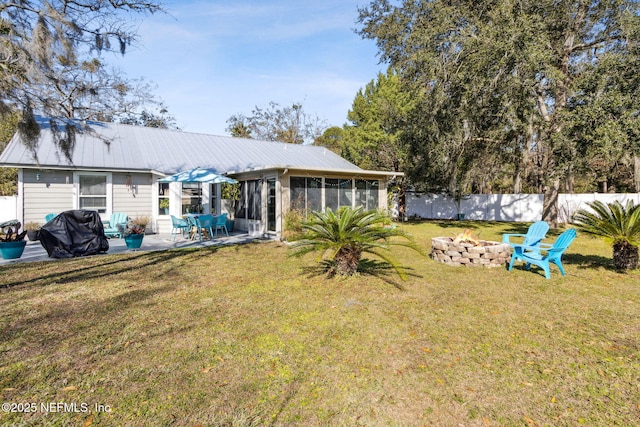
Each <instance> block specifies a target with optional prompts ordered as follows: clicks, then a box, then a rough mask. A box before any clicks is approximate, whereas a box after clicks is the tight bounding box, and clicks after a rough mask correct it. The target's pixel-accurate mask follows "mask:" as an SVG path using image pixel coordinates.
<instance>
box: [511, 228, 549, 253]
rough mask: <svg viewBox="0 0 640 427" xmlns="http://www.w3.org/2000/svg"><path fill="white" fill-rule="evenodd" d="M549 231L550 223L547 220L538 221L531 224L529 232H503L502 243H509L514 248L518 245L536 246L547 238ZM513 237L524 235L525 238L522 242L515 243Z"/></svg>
mask: <svg viewBox="0 0 640 427" xmlns="http://www.w3.org/2000/svg"><path fill="white" fill-rule="evenodd" d="M547 231H549V224H547V223H546V222H545V221H536V222H534V223H533V224H531V225H530V226H529V229H528V230H527V234H503V235H502V243H508V244H509V245H511V247H512V248H513V247H514V246H516V245H522V246H536V245H538V244H539V243H540V242H541V241H542V239H544V238H545V236H546V235H547ZM512 237H518V238H520V237H523V238H524V240H523V241H522V243H515V242H512V241H511V238H512Z"/></svg>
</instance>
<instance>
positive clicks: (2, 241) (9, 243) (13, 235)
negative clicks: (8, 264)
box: [0, 219, 27, 259]
mask: <svg viewBox="0 0 640 427" xmlns="http://www.w3.org/2000/svg"><path fill="white" fill-rule="evenodd" d="M21 226H22V224H21V223H20V221H18V220H17V219H14V220H11V221H6V222H3V223H2V224H0V229H1V230H2V235H1V236H0V256H2V258H4V259H16V258H20V257H21V256H22V252H24V247H25V246H26V245H27V241H26V240H24V236H26V235H27V232H26V231H23V232H22V233H20V232H19V230H20V227H21Z"/></svg>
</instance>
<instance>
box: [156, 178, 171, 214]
mask: <svg viewBox="0 0 640 427" xmlns="http://www.w3.org/2000/svg"><path fill="white" fill-rule="evenodd" d="M158 215H169V183H168V182H159V183H158Z"/></svg>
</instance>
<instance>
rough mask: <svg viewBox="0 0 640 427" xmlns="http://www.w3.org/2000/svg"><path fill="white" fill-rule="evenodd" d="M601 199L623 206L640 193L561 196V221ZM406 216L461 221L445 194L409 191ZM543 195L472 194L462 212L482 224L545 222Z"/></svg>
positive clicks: (639, 197)
mask: <svg viewBox="0 0 640 427" xmlns="http://www.w3.org/2000/svg"><path fill="white" fill-rule="evenodd" d="M594 200H600V201H602V202H603V203H611V202H613V201H615V200H619V201H620V202H622V203H623V204H624V203H626V201H627V200H632V201H633V202H634V203H635V204H640V193H629V194H601V193H590V194H560V195H559V196H558V221H559V222H569V221H570V218H571V216H572V215H573V213H574V212H575V211H577V210H578V209H582V208H586V207H587V203H588V202H592V201H594ZM406 203H407V208H406V216H407V217H408V218H423V219H457V218H458V208H457V206H456V202H455V200H454V199H453V198H451V197H449V196H446V195H443V194H420V193H414V192H407V195H406ZM543 203H544V195H542V194H472V195H470V196H468V197H465V198H463V199H462V200H461V201H460V213H461V214H463V215H464V218H465V219H470V220H478V221H514V222H533V221H538V220H540V219H542V205H543Z"/></svg>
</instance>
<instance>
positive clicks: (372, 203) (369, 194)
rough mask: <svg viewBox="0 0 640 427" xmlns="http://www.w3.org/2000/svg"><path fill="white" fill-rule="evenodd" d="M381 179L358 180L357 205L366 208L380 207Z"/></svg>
mask: <svg viewBox="0 0 640 427" xmlns="http://www.w3.org/2000/svg"><path fill="white" fill-rule="evenodd" d="M379 188H380V181H377V180H373V181H369V180H366V179H358V180H356V207H359V206H362V207H363V208H364V209H365V210H368V211H369V210H373V209H378V189H379Z"/></svg>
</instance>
